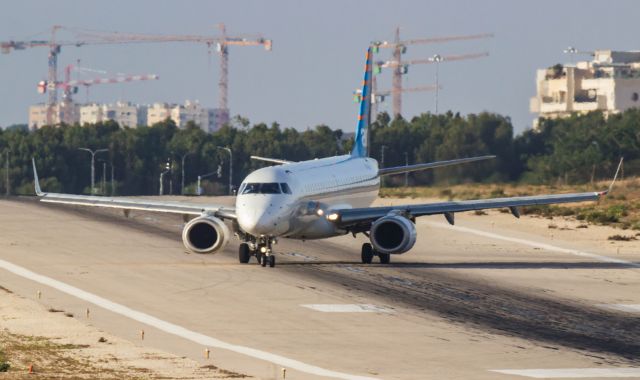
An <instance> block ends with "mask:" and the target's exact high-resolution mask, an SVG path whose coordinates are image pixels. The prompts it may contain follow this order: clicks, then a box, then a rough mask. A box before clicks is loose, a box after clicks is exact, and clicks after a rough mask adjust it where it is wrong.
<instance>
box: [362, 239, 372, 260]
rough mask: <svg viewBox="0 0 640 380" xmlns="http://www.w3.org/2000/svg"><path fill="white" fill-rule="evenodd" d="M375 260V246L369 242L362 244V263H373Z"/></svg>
mask: <svg viewBox="0 0 640 380" xmlns="http://www.w3.org/2000/svg"><path fill="white" fill-rule="evenodd" d="M371 260H373V247H372V246H371V244H369V243H364V244H362V263H363V264H371Z"/></svg>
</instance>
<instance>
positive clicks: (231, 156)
mask: <svg viewBox="0 0 640 380" xmlns="http://www.w3.org/2000/svg"><path fill="white" fill-rule="evenodd" d="M216 148H218V149H222V150H226V151H227V152H229V195H233V153H232V152H231V148H225V147H223V146H216Z"/></svg>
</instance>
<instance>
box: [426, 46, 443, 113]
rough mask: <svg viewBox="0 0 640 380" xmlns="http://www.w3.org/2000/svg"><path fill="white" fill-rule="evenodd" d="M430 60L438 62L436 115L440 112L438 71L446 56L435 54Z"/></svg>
mask: <svg viewBox="0 0 640 380" xmlns="http://www.w3.org/2000/svg"><path fill="white" fill-rule="evenodd" d="M429 61H431V62H434V63H435V64H436V115H437V114H438V91H439V90H440V83H439V78H438V71H439V69H440V62H442V61H444V58H443V57H442V56H441V55H440V54H435V55H434V56H433V57H431V58H429Z"/></svg>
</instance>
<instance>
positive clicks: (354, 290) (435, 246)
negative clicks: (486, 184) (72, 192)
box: [0, 197, 640, 379]
mask: <svg viewBox="0 0 640 380" xmlns="http://www.w3.org/2000/svg"><path fill="white" fill-rule="evenodd" d="M173 199H176V200H177V199H179V198H178V197H174V198H173ZM188 199H189V200H191V201H193V200H194V198H188ZM197 201H199V202H214V203H228V202H229V201H230V200H229V199H227V198H216V199H208V198H200V199H197ZM423 201H427V200H417V199H414V200H404V199H403V200H396V199H381V200H379V201H378V202H377V204H379V205H387V204H392V203H393V204H399V203H405V202H414V203H415V202H423ZM429 201H431V200H429ZM0 208H1V209H2V210H3V213H2V214H0V223H1V224H2V226H3V234H2V235H0V258H1V259H4V260H8V261H10V262H14V263H16V264H18V265H22V266H25V267H27V268H29V269H31V270H33V271H36V272H38V273H43V274H46V275H48V276H51V277H53V278H55V279H58V280H61V281H65V282H67V283H70V284H72V285H74V286H77V287H80V288H82V289H85V290H87V291H91V292H93V293H96V294H99V295H101V296H104V297H109V298H110V299H112V300H114V301H116V302H120V303H123V304H126V305H131V306H132V307H136V308H138V309H139V310H142V311H145V312H147V313H150V314H152V315H155V316H158V317H160V318H163V319H165V320H168V321H171V322H174V323H179V324H181V325H184V326H185V327H188V328H190V329H192V330H194V331H198V332H202V333H204V334H208V335H210V336H214V337H216V338H219V339H223V340H225V341H229V342H232V343H235V344H242V345H246V346H248V347H254V348H258V349H262V350H266V351H269V352H273V353H277V354H280V355H284V356H286V357H291V358H294V359H296V360H301V361H304V362H306V363H312V364H314V365H319V366H322V367H324V368H330V369H332V370H338V371H342V372H348V373H354V374H358V375H364V376H372V377H374V378H384V379H431V378H433V379H436V378H437V379H440V378H450V379H468V378H474V379H495V378H498V379H509V378H513V379H516V378H520V377H515V376H509V375H502V374H500V375H498V374H496V373H493V372H490V371H491V370H492V369H500V368H563V367H569V368H582V367H585V368H586V367H611V366H623V367H629V366H637V365H638V364H639V360H638V358H639V357H640V343H639V342H640V328H639V327H638V326H639V325H638V323H637V315H634V314H630V313H623V312H617V311H612V310H607V309H603V308H601V307H598V306H597V305H599V304H612V303H630V304H640V293H638V292H637V289H639V288H640V276H639V272H638V271H639V270H638V269H637V268H636V267H633V266H631V265H628V264H624V263H612V262H608V261H607V259H606V258H614V259H619V260H623V261H624V262H627V263H632V262H638V261H640V257H639V256H640V242H638V241H629V242H611V241H608V240H607V238H608V237H609V236H611V235H615V234H627V233H628V234H631V232H630V231H629V232H625V231H621V230H615V229H612V228H607V227H600V226H588V228H578V226H579V225H581V223H578V222H574V221H570V220H565V219H557V218H556V219H554V220H548V219H542V218H532V217H522V218H521V219H520V220H517V219H515V218H514V217H513V216H511V215H509V214H504V213H500V212H498V211H492V212H489V213H488V215H482V216H477V215H474V214H473V213H466V214H458V215H456V227H453V228H451V227H448V225H447V224H446V222H445V221H444V218H443V217H441V216H434V217H424V218H420V219H418V223H417V229H418V234H419V235H418V242H417V243H416V246H415V248H414V249H413V250H412V251H410V252H409V253H407V254H404V255H401V256H394V257H393V258H392V264H391V265H388V266H383V265H362V264H360V263H359V247H360V244H362V243H363V242H364V241H366V239H365V238H364V237H363V236H358V238H357V239H354V238H352V237H351V236H343V237H338V238H335V239H330V240H328V241H308V242H304V243H303V242H297V241H281V242H280V244H278V245H277V247H276V250H277V258H278V263H279V264H278V266H277V267H276V268H275V269H269V268H261V267H259V266H257V265H255V263H254V264H253V265H240V264H238V263H237V252H236V250H237V244H236V243H235V242H233V243H232V244H230V245H229V247H228V248H227V249H225V250H224V252H222V253H220V254H218V255H204V256H203V255H187V254H185V253H184V250H183V249H182V244H181V242H180V236H179V232H180V228H181V225H182V221H181V219H180V218H179V217H176V216H159V215H151V214H143V213H132V217H131V218H129V219H124V218H123V217H122V216H121V214H120V213H117V212H113V211H96V210H86V209H65V208H62V207H59V206H46V205H42V204H35V203H33V202H31V201H26V202H25V201H21V202H6V201H1V202H0ZM25 225H28V226H30V229H29V230H26V229H24V227H23V226H25ZM551 225H552V226H555V227H552V228H550V226H551ZM464 229H467V230H464ZM469 231H475V232H469ZM478 231H479V232H481V233H484V234H485V235H477V234H474V233H476V232H478ZM486 234H493V235H495V236H507V237H512V238H516V239H521V240H523V241H527V242H535V243H541V244H547V245H548V246H554V247H560V248H565V249H572V250H575V251H576V252H586V253H593V254H595V255H598V257H593V256H584V255H582V256H581V255H579V254H574V253H567V252H558V251H554V250H553V249H549V248H539V247H535V246H531V245H526V244H521V243H519V242H514V241H505V240H500V239H497V238H495V237H491V236H493V235H486ZM605 256H606V257H605ZM602 259H604V260H602ZM0 285H2V286H5V287H7V288H8V289H11V290H13V291H14V292H15V294H13V295H7V297H5V294H2V293H0V297H1V298H0V299H2V302H9V301H5V300H13V299H15V300H14V301H11V302H26V303H27V304H28V305H30V306H29V307H26V310H30V311H27V312H25V314H29V315H31V316H32V318H33V319H32V320H31V322H24V324H22V325H20V324H19V323H17V322H15V324H14V326H15V327H8V326H10V325H9V323H14V322H11V321H13V319H12V320H10V321H9V322H5V321H2V324H3V325H2V327H3V328H9V329H10V330H11V329H19V328H20V326H22V327H21V328H22V330H16V333H26V334H29V335H42V336H48V337H57V338H62V337H64V338H63V339H74V336H75V337H80V338H84V337H85V336H86V337H87V338H86V339H85V340H82V339H80V338H77V339H78V340H77V341H76V340H73V341H72V340H69V342H73V343H74V344H80V345H83V344H88V345H90V348H87V349H80V350H77V352H78V354H79V355H86V354H90V353H91V352H92V351H93V350H94V347H95V346H98V347H96V348H95V350H99V349H107V348H115V353H113V352H112V353H109V354H106V355H107V356H108V355H116V356H117V354H118V353H121V352H127V354H126V355H123V357H124V358H123V359H122V360H123V362H124V360H126V359H125V358H127V357H129V358H130V359H129V360H130V361H131V364H127V366H131V367H132V368H133V367H135V368H149V369H153V371H154V373H155V374H157V375H158V376H163V375H164V376H166V377H169V378H180V376H183V377H187V378H188V376H192V377H196V378H197V376H204V377H205V378H206V377H207V375H206V374H201V373H198V372H197V371H201V370H202V368H200V367H202V366H204V365H206V364H207V363H209V362H213V364H215V365H216V366H218V367H222V368H227V369H230V370H232V371H235V372H241V373H246V374H249V375H251V376H254V377H257V378H264V379H277V378H281V373H280V366H278V365H274V364H273V363H268V362H264V361H260V360H255V359H253V358H247V357H246V356H243V355H237V354H232V353H229V352H227V351H225V350H212V357H213V358H215V360H210V361H209V362H207V361H206V360H204V359H203V358H202V349H203V347H202V346H200V345H194V344H193V343H191V342H187V341H185V340H183V339H181V338H176V337H175V336H171V335H168V334H163V333H161V332H159V331H157V330H155V329H154V328H151V327H145V326H141V324H139V323H135V322H132V321H131V320H128V319H126V318H123V317H120V316H117V315H114V314H113V313H110V312H108V311H106V310H101V309H99V308H96V309H92V311H91V316H90V319H89V320H87V319H86V318H85V316H84V314H83V313H84V311H85V310H86V307H87V305H86V303H84V302H79V301H78V300H77V299H74V298H73V297H70V296H67V295H64V294H60V293H59V292H55V291H51V290H49V289H43V291H44V295H43V297H42V299H40V300H35V299H34V298H35V294H36V291H37V290H38V289H41V287H39V286H36V285H34V284H33V283H31V282H29V281H27V280H23V279H20V278H17V277H15V276H12V275H6V276H5V273H4V272H2V273H1V274H0ZM18 296H21V297H23V298H22V299H21V298H19V297H18ZM25 298H29V299H31V300H26V299H25ZM316 303H317V304H352V303H366V304H375V305H377V306H379V307H383V308H387V309H389V310H392V311H393V312H392V313H366V314H351V313H343V314H331V313H319V312H314V311H311V310H309V309H307V308H304V307H301V306H300V305H301V304H316ZM0 305H2V308H1V309H0V310H2V315H3V316H5V315H10V314H6V313H11V312H13V309H14V308H15V309H17V310H20V309H21V308H22V307H21V306H15V307H14V306H6V307H5V303H2V304H0ZM48 307H55V308H58V309H62V310H65V311H70V312H72V313H74V318H68V317H65V316H63V315H61V314H60V313H48V312H47V311H46V309H47V308H48ZM45 318H46V320H47V323H42V324H41V323H40V321H42V320H45ZM49 318H54V319H55V323H54V322H49V321H48V319H49ZM20 319H21V317H20V318H17V320H20ZM59 323H62V325H60V326H62V327H57V328H54V326H58V325H59ZM45 325H46V328H45ZM67 325H74V326H75V325H77V327H67ZM34 326H37V328H36V327H34ZM67 328H69V329H71V331H74V329H75V328H78V329H80V330H78V331H79V332H78V333H77V334H75V335H74V334H73V333H67V332H66V329H67ZM141 328H144V329H145V330H146V332H147V338H146V339H145V341H140V340H139V336H138V335H139V330H140V329H141ZM47 329H51V330H52V331H50V332H47V331H46V330H47ZM82 329H88V330H87V332H84V330H82ZM100 336H104V337H106V338H107V340H108V342H110V343H113V344H111V345H108V347H102V346H100V344H98V343H97V339H98V338H99V337H100ZM62 341H64V342H66V340H62ZM121 346H122V347H124V348H122V349H121V348H120V347H121ZM126 347H129V348H126ZM153 347H155V348H153ZM96 352H98V351H96ZM145 352H154V353H156V354H154V355H157V356H160V357H163V358H167V359H162V360H158V362H156V359H154V360H152V361H151V362H153V363H151V362H145V361H144V360H148V356H149V355H146V356H145V355H144V353H145ZM163 352H164V353H163ZM169 353H170V354H169ZM97 357H100V356H96V357H95V358H97ZM145 357H147V359H145ZM183 357H186V359H185V358H183ZM141 358H142V359H141ZM168 358H170V359H168ZM141 360H142V361H141ZM173 360H182V361H184V363H191V364H190V365H191V367H189V365H188V364H184V367H183V368H184V370H185V372H181V373H175V372H171V371H173V370H175V368H173V367H172V365H171V364H170V363H172V361H173ZM163 363H164V364H163ZM165 365H168V366H170V367H171V368H168V369H166V368H164V367H163V366H165ZM174 366H176V367H177V365H174ZM189 368H190V369H189ZM165 371H169V372H165ZM189 371H194V372H193V373H190V372H189ZM132 373H135V372H132ZM149 376H151V375H149ZM287 378H288V379H309V378H316V377H313V376H310V375H308V374H305V373H302V372H297V371H295V370H290V371H289V372H288V376H287Z"/></svg>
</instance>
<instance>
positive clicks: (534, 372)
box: [491, 368, 640, 379]
mask: <svg viewBox="0 0 640 380" xmlns="http://www.w3.org/2000/svg"><path fill="white" fill-rule="evenodd" d="M491 371H492V372H498V373H503V374H505V375H517V376H524V377H532V378H535V379H579V378H583V377H591V378H593V377H598V378H603V377H640V368H561V369H493V370H491Z"/></svg>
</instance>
